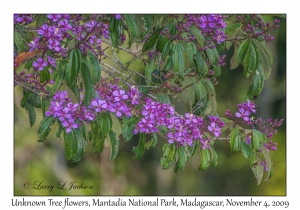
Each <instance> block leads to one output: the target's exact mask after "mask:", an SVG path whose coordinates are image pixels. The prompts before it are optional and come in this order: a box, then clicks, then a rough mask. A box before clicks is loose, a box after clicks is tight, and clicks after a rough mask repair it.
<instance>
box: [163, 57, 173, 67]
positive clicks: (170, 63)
mask: <svg viewBox="0 0 300 210" xmlns="http://www.w3.org/2000/svg"><path fill="white" fill-rule="evenodd" d="M172 67H173V58H172V55H171V56H169V58H167V60H166V62H165V64H164V70H166V71H169V70H170V69H171V68H172Z"/></svg>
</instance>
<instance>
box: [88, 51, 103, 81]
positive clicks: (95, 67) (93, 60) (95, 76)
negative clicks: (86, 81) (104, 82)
mask: <svg viewBox="0 0 300 210" xmlns="http://www.w3.org/2000/svg"><path fill="white" fill-rule="evenodd" d="M88 56H89V61H90V64H91V65H90V70H91V77H92V82H93V84H95V83H97V82H98V81H99V80H100V77H101V66H100V62H99V61H98V59H97V57H96V56H95V55H94V54H93V53H91V52H90V51H89V52H88Z"/></svg>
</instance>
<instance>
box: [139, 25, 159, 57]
mask: <svg viewBox="0 0 300 210" xmlns="http://www.w3.org/2000/svg"><path fill="white" fill-rule="evenodd" d="M161 31H162V28H159V29H157V30H156V31H154V33H153V34H151V36H150V37H149V38H148V39H147V40H146V41H145V43H144V45H143V49H142V52H145V51H147V50H150V49H152V48H153V47H154V45H155V44H156V42H157V40H158V38H159V36H160V32H161Z"/></svg>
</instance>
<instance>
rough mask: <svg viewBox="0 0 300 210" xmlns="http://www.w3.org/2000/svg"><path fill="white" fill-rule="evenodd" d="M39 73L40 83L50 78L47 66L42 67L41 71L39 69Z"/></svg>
mask: <svg viewBox="0 0 300 210" xmlns="http://www.w3.org/2000/svg"><path fill="white" fill-rule="evenodd" d="M39 73H40V83H44V82H48V81H49V80H50V72H49V70H48V68H47V67H46V68H44V70H43V71H39Z"/></svg>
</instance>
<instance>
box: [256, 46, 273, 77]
mask: <svg viewBox="0 0 300 210" xmlns="http://www.w3.org/2000/svg"><path fill="white" fill-rule="evenodd" d="M255 44H256V46H257V48H258V49H259V51H260V61H261V64H262V68H263V70H264V75H265V80H267V79H268V78H269V76H270V75H271V72H272V65H273V58H272V54H271V51H270V50H269V48H268V47H267V46H266V45H265V44H263V43H261V42H255Z"/></svg>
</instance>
